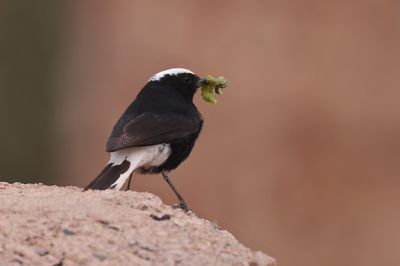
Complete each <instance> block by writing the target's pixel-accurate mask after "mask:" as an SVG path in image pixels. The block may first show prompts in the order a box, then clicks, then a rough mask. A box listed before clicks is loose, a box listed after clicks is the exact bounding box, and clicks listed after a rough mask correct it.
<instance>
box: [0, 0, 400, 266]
mask: <svg viewBox="0 0 400 266" xmlns="http://www.w3.org/2000/svg"><path fill="white" fill-rule="evenodd" d="M61 3H62V5H61ZM399 14H400V2H398V1H378V0H372V1H355V0H354V1H312V0H305V1H295V0H292V1H289V0H286V1H217V2H216V1H191V2H188V1H146V2H145V1H122V0H121V1H95V0H93V1H88V0H86V1H78V0H75V1H45V0H42V1H37V2H36V1H35V2H33V1H32V2H28V1H25V2H24V1H3V2H2V3H1V4H0V18H1V21H0V22H2V23H0V25H1V31H2V34H1V35H2V36H1V38H2V42H1V47H0V48H1V49H0V51H1V54H0V55H1V56H2V58H1V62H0V82H1V83H0V94H1V95H0V96H1V97H0V106H1V114H0V117H1V119H2V122H3V123H2V130H1V131H2V132H1V133H0V137H1V139H2V144H1V145H2V146H1V147H0V148H1V150H2V155H1V157H0V159H1V165H0V166H1V167H0V175H1V176H3V177H4V178H2V179H3V180H7V181H16V180H18V181H21V180H23V181H29V182H39V181H41V182H45V183H49V184H58V185H76V186H84V185H86V184H87V183H88V182H89V181H90V179H91V178H93V177H94V176H95V175H97V174H98V172H99V171H100V170H101V169H102V167H103V166H104V165H105V163H106V161H107V160H108V157H107V154H106V153H105V152H104V146H105V142H106V139H107V137H108V135H109V133H110V131H111V128H112V126H113V125H114V122H115V121H116V120H117V118H118V117H119V116H120V115H121V113H122V112H123V111H124V109H125V108H126V107H127V105H128V104H129V103H130V102H131V101H132V100H133V98H134V97H135V96H136V94H137V92H138V91H139V89H140V88H141V87H142V86H143V84H144V83H145V82H146V81H147V80H148V78H149V77H150V76H151V75H153V74H154V73H156V72H158V71H161V70H164V69H167V68H170V67H176V66H178V67H185V68H188V69H191V70H193V71H194V72H196V73H197V74H199V75H206V74H212V75H224V76H225V77H227V78H228V79H229V80H230V87H228V89H226V93H225V94H224V95H223V96H222V97H220V98H219V99H220V101H219V103H218V105H217V106H212V105H210V104H207V103H205V102H204V101H202V100H201V98H200V97H197V98H196V104H197V106H198V108H199V109H200V110H201V111H202V113H203V115H204V117H205V120H206V122H205V127H204V130H203V132H202V135H201V136H200V139H199V141H198V143H197V146H196V147H195V149H194V151H193V153H192V155H191V157H190V159H189V160H188V161H186V162H185V163H184V164H183V165H182V166H181V167H180V168H179V169H178V170H176V171H175V172H173V174H172V175H171V176H172V178H173V180H174V181H175V183H176V185H177V187H178V188H179V190H180V191H181V193H182V194H183V195H184V196H185V197H186V199H187V201H188V202H189V205H190V206H191V208H192V209H193V210H195V211H196V213H197V214H198V215H200V216H202V217H205V218H207V219H210V220H214V221H217V222H218V224H219V225H221V226H222V227H223V228H226V229H228V230H229V231H231V232H232V233H233V234H234V235H235V236H236V237H237V238H238V239H239V240H240V241H242V242H244V243H245V244H246V245H248V246H250V247H251V248H253V249H260V250H262V251H264V252H266V253H268V254H269V255H271V256H274V257H276V258H277V260H278V263H279V265H297V266H303V265H304V266H306V265H307V266H309V265H313V266H314V265H315V266H317V265H325V266H331V265H332V266H333V265H400V254H399V252H398V249H399V246H400V212H399V211H398V210H399V200H400V179H399V177H400V163H399V160H400V105H399V97H400V88H399V87H400V49H399V47H400V15H399ZM33 177H35V178H33ZM133 187H134V190H138V191H150V192H152V193H155V194H157V195H159V196H160V197H161V198H162V199H163V200H164V201H165V202H167V203H173V202H175V201H176V199H175V196H174V195H173V193H172V192H171V190H170V189H169V188H168V186H167V185H166V184H165V183H164V181H163V180H162V178H161V176H139V175H136V176H135V177H134V183H133Z"/></svg>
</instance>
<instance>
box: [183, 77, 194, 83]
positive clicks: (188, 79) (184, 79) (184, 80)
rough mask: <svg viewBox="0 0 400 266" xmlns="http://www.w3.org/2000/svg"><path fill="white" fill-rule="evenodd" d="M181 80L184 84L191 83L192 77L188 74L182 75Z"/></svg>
mask: <svg viewBox="0 0 400 266" xmlns="http://www.w3.org/2000/svg"><path fill="white" fill-rule="evenodd" d="M182 81H183V82H184V83H186V84H191V83H192V78H191V77H190V76H184V77H183V78H182Z"/></svg>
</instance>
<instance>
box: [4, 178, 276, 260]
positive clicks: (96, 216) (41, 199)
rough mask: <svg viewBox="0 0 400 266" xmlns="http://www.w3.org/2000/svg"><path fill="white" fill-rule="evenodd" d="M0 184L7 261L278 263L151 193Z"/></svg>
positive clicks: (5, 258) (216, 227)
mask: <svg viewBox="0 0 400 266" xmlns="http://www.w3.org/2000/svg"><path fill="white" fill-rule="evenodd" d="M0 187H1V191H0V202H1V205H0V213H1V214H2V218H1V219H0V261H1V263H3V264H2V265H16V264H18V263H20V264H23V265H99V262H101V265H175V264H181V265H259V266H261V265H266V266H272V265H275V260H274V259H273V258H271V257H268V256H267V255H265V254H263V253H262V252H259V251H258V252H254V251H251V250H250V249H248V248H246V247H244V246H243V245H242V244H240V243H239V242H238V241H237V240H236V239H235V237H234V236H233V235H232V234H230V233H229V232H227V231H225V230H221V229H220V228H219V227H218V226H216V225H215V223H212V222H209V221H207V220H204V219H201V218H198V217H196V215H195V214H193V213H189V214H186V213H185V212H183V211H182V210H180V209H174V208H172V207H170V206H167V205H164V204H163V203H162V202H161V200H160V199H159V198H158V197H156V196H154V195H152V194H150V193H139V192H133V191H109V190H107V191H86V192H83V191H82V189H80V188H76V187H57V186H45V185H41V184H20V183H15V184H8V183H4V182H3V183H0ZM143 206H146V207H145V208H144V207H143Z"/></svg>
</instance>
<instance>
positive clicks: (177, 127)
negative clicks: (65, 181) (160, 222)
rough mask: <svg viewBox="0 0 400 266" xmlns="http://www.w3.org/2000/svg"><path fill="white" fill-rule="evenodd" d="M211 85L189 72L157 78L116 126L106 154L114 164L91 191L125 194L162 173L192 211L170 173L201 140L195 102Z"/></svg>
mask: <svg viewBox="0 0 400 266" xmlns="http://www.w3.org/2000/svg"><path fill="white" fill-rule="evenodd" d="M210 77H211V76H210ZM206 83H207V78H204V79H202V78H199V77H198V76H197V75H195V74H194V73H193V72H192V71H190V70H187V69H183V68H172V69H168V70H165V71H162V72H159V73H157V74H155V75H154V76H152V77H151V78H150V80H149V81H148V82H147V83H146V85H145V86H144V87H143V89H142V90H141V91H140V92H139V94H138V95H137V97H136V99H135V100H134V101H133V102H132V103H131V104H130V105H129V106H128V108H127V109H126V111H125V112H124V113H123V114H122V116H121V118H120V119H119V120H118V121H117V123H116V124H115V126H114V128H113V130H112V133H111V136H110V137H109V139H108V142H107V148H106V151H107V152H109V153H110V160H109V162H108V164H107V165H106V166H105V168H104V169H103V170H102V171H101V172H100V174H99V175H98V176H97V177H96V178H95V179H93V180H92V182H90V184H89V185H87V186H86V188H85V190H88V189H96V190H105V189H116V190H119V189H121V188H122V187H123V185H124V184H125V183H126V181H128V186H127V189H129V187H130V183H131V178H132V174H133V173H134V172H138V173H141V174H157V173H161V174H162V176H163V178H164V179H165V181H166V182H167V183H168V184H169V186H170V187H171V188H172V190H173V191H174V192H175V194H176V196H177V197H178V199H179V201H180V203H179V205H178V206H179V207H180V208H182V209H184V210H185V211H187V210H189V208H188V206H187V204H186V202H185V200H184V199H183V198H182V196H181V195H180V194H179V192H178V191H177V190H176V188H175V186H174V185H173V183H172V182H171V180H170V178H169V177H168V175H167V173H168V172H170V171H171V170H173V169H175V168H177V167H178V166H179V165H180V164H181V163H182V162H183V161H184V160H185V159H186V158H187V157H188V156H189V154H190V152H191V151H192V149H193V146H194V144H195V142H196V139H197V137H198V136H199V134H200V131H201V128H202V125H203V119H202V117H201V114H200V113H199V111H198V110H197V108H196V106H195V105H194V104H193V96H194V95H195V93H196V91H197V90H198V88H199V87H201V86H203V85H206ZM224 85H225V84H224Z"/></svg>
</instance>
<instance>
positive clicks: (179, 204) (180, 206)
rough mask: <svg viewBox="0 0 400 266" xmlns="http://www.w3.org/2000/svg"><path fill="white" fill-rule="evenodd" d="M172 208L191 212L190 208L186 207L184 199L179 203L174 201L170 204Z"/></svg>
mask: <svg viewBox="0 0 400 266" xmlns="http://www.w3.org/2000/svg"><path fill="white" fill-rule="evenodd" d="M172 208H174V209H177V208H179V209H182V210H183V211H184V212H186V213H188V212H189V211H190V212H191V211H192V210H191V209H190V208H189V207H188V205H187V204H186V202H185V201H181V202H179V203H175V204H173V205H172Z"/></svg>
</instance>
